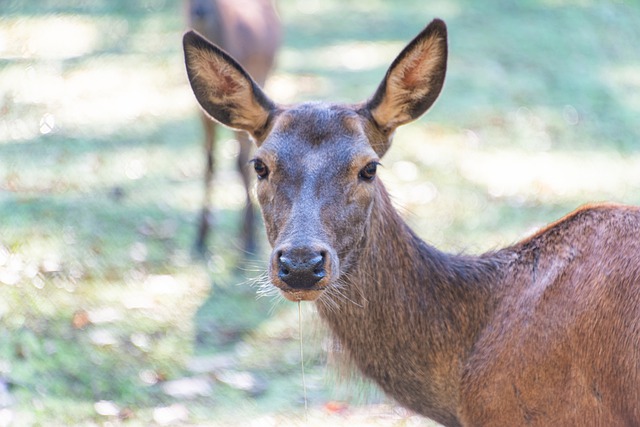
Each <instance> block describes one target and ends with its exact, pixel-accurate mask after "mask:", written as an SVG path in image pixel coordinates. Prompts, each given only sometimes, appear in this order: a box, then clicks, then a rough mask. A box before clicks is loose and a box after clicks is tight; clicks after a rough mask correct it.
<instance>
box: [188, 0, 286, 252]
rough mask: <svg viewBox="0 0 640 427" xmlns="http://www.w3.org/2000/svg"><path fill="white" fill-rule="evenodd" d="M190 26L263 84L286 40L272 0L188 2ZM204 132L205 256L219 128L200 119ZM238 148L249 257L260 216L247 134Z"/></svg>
mask: <svg viewBox="0 0 640 427" xmlns="http://www.w3.org/2000/svg"><path fill="white" fill-rule="evenodd" d="M184 9H185V14H186V16H187V21H188V26H189V28H191V29H194V30H196V31H198V32H199V33H200V34H202V35H203V36H205V37H206V38H207V39H209V40H210V41H212V42H213V43H216V44H217V45H218V46H221V47H222V48H224V49H225V50H226V51H227V52H229V53H230V54H231V55H233V56H234V58H236V60H237V61H239V62H240V63H241V64H242V65H243V67H245V69H246V70H247V71H249V72H250V73H251V75H252V76H253V78H254V79H255V80H256V81H257V82H258V83H259V84H260V85H264V83H265V82H266V79H267V77H268V76H269V73H270V72H271V70H272V69H273V67H274V63H275V56H276V52H277V50H278V48H279V47H280V43H281V40H282V26H281V23H280V19H279V17H278V13H277V11H276V9H275V7H274V4H273V1H272V0H185V2H184ZM201 121H202V126H203V129H204V148H205V157H206V165H205V173H204V197H203V202H202V208H201V212H200V218H199V223H198V230H197V236H196V241H195V249H196V251H197V252H198V253H202V254H203V253H205V252H206V251H207V248H208V245H207V238H208V236H209V232H210V228H211V208H210V204H211V197H212V193H213V178H214V174H215V166H216V162H215V156H214V154H215V151H214V150H215V142H216V134H217V132H216V131H217V123H216V122H215V121H212V120H211V119H210V118H209V117H208V116H207V115H206V114H201ZM235 138H236V139H237V140H238V143H239V153H238V156H237V158H236V159H237V161H236V163H237V164H236V166H237V169H238V171H239V172H240V175H241V176H242V183H243V184H244V188H245V195H246V199H245V204H244V213H243V221H242V231H241V240H242V249H243V250H244V252H245V253H246V254H253V253H254V252H255V250H256V236H255V229H256V220H255V217H256V214H255V209H254V207H253V202H252V199H251V195H250V189H251V184H252V172H251V170H250V169H248V168H247V167H246V166H247V164H248V162H249V157H250V156H251V150H252V145H253V144H252V143H251V141H250V140H249V136H248V135H247V133H246V132H243V131H238V132H235Z"/></svg>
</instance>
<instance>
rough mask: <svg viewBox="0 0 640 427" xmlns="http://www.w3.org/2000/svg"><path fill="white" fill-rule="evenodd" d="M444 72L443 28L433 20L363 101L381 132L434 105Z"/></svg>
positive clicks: (410, 119)
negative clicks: (371, 93) (371, 94)
mask: <svg viewBox="0 0 640 427" xmlns="http://www.w3.org/2000/svg"><path fill="white" fill-rule="evenodd" d="M446 69H447V27H446V25H445V23H444V22H443V21H441V20H439V19H434V20H433V21H431V23H430V24H429V25H428V26H427V27H426V28H425V29H424V30H422V32H421V33H420V34H418V36H417V37H416V38H414V39H413V40H412V41H411V43H409V44H408V45H407V47H405V48H404V50H403V51H402V52H401V53H400V55H398V57H397V58H396V59H395V60H394V61H393V63H392V64H391V67H389V70H388V71H387V74H386V75H385V77H384V80H382V83H380V86H379V87H378V89H377V90H376V92H375V94H374V95H373V97H372V98H371V99H370V100H369V101H368V102H367V104H366V107H365V108H366V109H367V110H368V111H369V113H370V114H371V116H372V117H373V119H374V120H375V122H376V124H377V125H378V126H379V127H380V129H381V130H383V131H384V132H385V133H391V132H393V130H394V129H395V128H397V127H398V126H400V125H403V124H405V123H408V122H410V121H412V120H415V119H417V118H418V117H420V116H421V115H422V114H424V113H425V112H426V111H427V110H428V109H429V107H431V105H432V104H433V103H434V102H435V100H436V98H437V97H438V95H439V94H440V90H441V89H442V85H443V84H444V76H445V72H446Z"/></svg>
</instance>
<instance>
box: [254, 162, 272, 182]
mask: <svg viewBox="0 0 640 427" xmlns="http://www.w3.org/2000/svg"><path fill="white" fill-rule="evenodd" d="M252 162H253V169H254V170H255V171H256V174H257V175H258V179H265V178H266V177H267V176H268V175H269V168H267V165H265V164H264V162H263V161H262V160H260V159H253V160H252Z"/></svg>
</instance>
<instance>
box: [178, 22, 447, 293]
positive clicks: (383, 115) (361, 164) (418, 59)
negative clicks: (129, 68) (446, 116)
mask: <svg viewBox="0 0 640 427" xmlns="http://www.w3.org/2000/svg"><path fill="white" fill-rule="evenodd" d="M183 43H184V51H185V60H186V66H187V74H188V76H189V82H190V84H191V87H192V89H193V92H194V93H195V96H196V98H197V100H198V102H199V103H200V105H201V106H202V108H203V109H204V110H205V112H206V113H207V114H208V115H210V116H211V117H212V118H213V119H215V120H216V121H218V122H220V123H222V124H223V125H226V126H228V127H230V128H233V129H238V130H244V131H247V132H248V133H249V134H250V135H251V136H252V138H253V140H254V141H255V143H256V145H257V146H258V149H257V151H256V153H255V158H254V159H253V160H252V164H253V168H254V169H255V173H256V174H257V177H258V180H257V195H258V200H259V203H260V205H261V207H262V213H263V216H264V222H265V226H266V229H267V236H268V239H269V242H270V244H271V246H272V248H273V251H272V254H271V259H270V264H269V276H270V279H271V282H272V283H273V284H274V285H275V286H277V287H278V288H279V289H280V290H281V292H282V293H283V295H284V296H285V297H286V298H287V299H289V300H292V301H301V300H315V299H316V298H318V297H319V296H320V295H321V294H322V292H323V291H324V290H326V289H327V288H329V287H331V286H332V285H335V284H336V283H337V282H338V280H339V279H340V277H341V276H342V275H345V274H348V273H349V270H350V268H352V267H353V266H354V263H357V260H358V255H359V253H360V251H361V250H362V249H363V246H364V245H365V242H366V239H367V234H368V233H369V232H370V216H371V212H372V209H375V206H376V201H377V200H379V198H380V197H381V196H382V194H383V193H384V188H383V186H382V183H381V182H380V181H379V179H378V178H377V177H376V168H377V166H378V165H379V162H380V159H381V158H382V156H383V155H384V154H385V152H386V151H387V149H388V148H389V146H390V145H391V140H392V137H393V133H394V131H395V129H396V128H397V127H398V126H400V125H403V124H405V123H408V122H410V121H412V120H415V119H417V118H418V117H420V116H421V115H422V114H424V113H425V112H426V111H427V110H428V109H429V107H431V105H432V104H433V103H434V101H435V100H436V98H437V96H438V94H439V93H440V90H441V89H442V85H443V83H444V77H445V71H446V62H447V31H446V26H445V24H444V22H443V21H441V20H437V19H436V20H434V21H432V22H431V23H430V24H429V25H428V26H427V27H426V28H425V29H424V30H423V31H422V32H421V33H420V34H419V35H418V36H417V37H416V38H415V39H414V40H413V41H411V42H410V43H409V44H408V45H407V47H405V49H404V50H403V51H402V52H401V53H400V55H399V56H398V57H397V58H396V59H395V60H394V61H393V63H392V64H391V66H390V68H389V70H388V71H387V73H386V75H385V77H384V79H383V80H382V82H381V83H380V85H379V87H378V89H377V90H376V91H375V93H374V94H373V96H372V97H371V98H370V99H369V100H368V101H366V102H363V103H360V104H353V105H335V104H328V103H303V104H298V105H293V106H282V105H277V104H276V103H274V102H273V101H271V100H270V99H269V98H268V97H267V96H266V95H265V94H264V92H263V91H262V90H261V89H260V87H259V86H258V85H257V84H256V83H255V82H254V81H253V79H252V78H251V77H250V76H249V75H248V74H247V72H245V71H244V70H243V68H242V67H241V66H240V65H239V64H238V63H237V62H236V61H235V60H234V59H233V58H231V57H230V56H229V55H228V54H226V53H225V52H224V51H222V50H221V49H219V48H218V47H216V46H214V45H212V44H210V43H209V42H207V41H206V40H205V39H204V38H202V37H201V36H199V35H198V34H197V33H195V32H193V31H190V32H187V33H186V34H185V36H184V40H183Z"/></svg>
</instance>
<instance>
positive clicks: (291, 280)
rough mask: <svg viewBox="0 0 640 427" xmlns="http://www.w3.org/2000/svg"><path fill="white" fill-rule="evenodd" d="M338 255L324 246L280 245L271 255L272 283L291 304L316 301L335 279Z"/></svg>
mask: <svg viewBox="0 0 640 427" xmlns="http://www.w3.org/2000/svg"><path fill="white" fill-rule="evenodd" d="M337 262H338V261H337V260H336V255H335V253H334V252H333V251H332V250H331V249H329V248H327V247H325V246H324V245H320V244H316V245H313V246H290V245H280V246H278V247H276V248H275V249H274V251H273V253H272V255H271V267H270V276H271V282H272V283H273V284H274V285H275V286H276V287H278V288H279V289H280V291H281V292H282V295H283V296H284V297H285V298H287V299H288V300H291V301H313V300H315V299H316V298H318V297H319V296H320V294H321V293H322V291H323V290H324V289H325V288H326V286H328V284H329V283H331V281H332V280H333V274H334V271H333V270H334V267H335V268H337V267H336V266H337Z"/></svg>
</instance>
